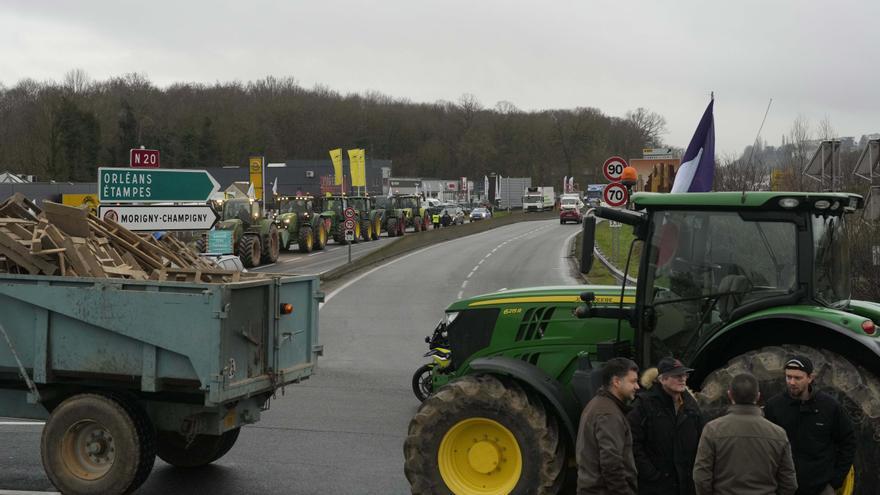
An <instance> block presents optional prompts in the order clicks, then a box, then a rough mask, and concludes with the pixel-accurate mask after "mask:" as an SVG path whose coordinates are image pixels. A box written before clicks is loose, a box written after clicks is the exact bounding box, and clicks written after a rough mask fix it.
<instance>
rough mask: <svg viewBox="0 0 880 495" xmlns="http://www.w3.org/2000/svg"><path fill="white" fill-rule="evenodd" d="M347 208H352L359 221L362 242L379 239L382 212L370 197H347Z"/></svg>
mask: <svg viewBox="0 0 880 495" xmlns="http://www.w3.org/2000/svg"><path fill="white" fill-rule="evenodd" d="M348 206H351V207H352V208H354V211H355V213H356V214H357V217H358V218H359V219H360V224H361V238H362V239H363V240H364V241H375V240H377V239H379V235H380V234H381V233H382V218H383V214H384V211H383V210H382V209H378V208H377V207H376V199H375V198H374V197H372V196H348Z"/></svg>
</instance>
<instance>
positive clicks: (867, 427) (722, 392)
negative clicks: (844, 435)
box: [697, 345, 880, 495]
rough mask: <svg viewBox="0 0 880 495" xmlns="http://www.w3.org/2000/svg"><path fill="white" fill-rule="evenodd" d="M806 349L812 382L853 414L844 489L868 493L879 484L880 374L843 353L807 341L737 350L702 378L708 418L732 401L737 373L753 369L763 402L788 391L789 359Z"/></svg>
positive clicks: (842, 494)
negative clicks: (853, 443)
mask: <svg viewBox="0 0 880 495" xmlns="http://www.w3.org/2000/svg"><path fill="white" fill-rule="evenodd" d="M795 354H797V355H804V356H806V357H808V358H809V359H810V360H811V361H812V362H813V367H814V369H815V373H816V378H815V380H814V381H813V386H814V387H815V388H816V389H818V390H822V391H823V392H825V393H827V394H829V395H831V396H832V397H834V398H835V399H836V400H837V401H838V402H839V403H840V404H841V405H842V406H843V409H844V410H845V411H846V412H847V414H849V417H850V419H851V420H852V422H853V427H854V428H855V434H856V446H857V447H856V453H855V461H854V466H853V467H854V469H853V470H850V474H849V476H848V477H847V480H846V482H845V483H844V486H843V488H842V489H841V490H838V492H837V493H838V494H839V495H867V494H873V493H876V492H875V490H876V487H877V486H880V472H878V471H877V469H876V467H877V464H878V462H880V444H878V443H877V441H876V438H877V437H878V436H880V395H878V394H877V391H878V390H880V378H878V377H877V375H875V374H873V373H872V372H870V371H868V370H867V369H865V368H863V367H861V366H858V365H856V364H854V363H853V362H852V361H850V360H849V359H847V358H846V357H844V356H841V355H840V354H836V353H833V352H831V351H827V350H824V349H817V348H814V347H808V346H803V345H782V346H772V347H762V348H760V349H757V350H754V351H749V352H747V353H745V354H741V355H739V356H736V357H735V358H733V359H731V360H730V361H728V362H727V365H726V366H724V367H722V368H718V369H716V370H715V371H713V372H712V373H711V374H709V376H707V377H706V378H705V379H704V380H703V383H702V386H701V389H700V392H699V393H698V394H697V400H698V401H699V402H700V407H701V408H702V410H703V413H704V414H705V415H706V418H707V419H711V418H714V417H717V416H720V415H722V414H723V413H724V410H725V409H726V408H727V406H728V405H729V402H728V399H727V389H728V386H729V384H730V380H731V379H732V378H733V377H734V376H735V375H737V374H739V373H743V372H748V373H751V374H752V375H754V376H755V378H757V379H758V382H759V384H760V391H761V403H762V404H763V403H764V402H765V401H766V400H767V399H769V398H771V397H773V396H774V395H776V394H778V393H782V392H785V369H784V368H785V362H786V361H787V360H788V359H789V358H790V357H791V356H792V355H795Z"/></svg>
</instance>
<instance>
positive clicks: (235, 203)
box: [220, 198, 260, 225]
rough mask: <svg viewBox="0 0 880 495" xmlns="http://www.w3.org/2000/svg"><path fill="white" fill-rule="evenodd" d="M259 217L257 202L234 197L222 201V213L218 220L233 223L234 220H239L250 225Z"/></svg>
mask: <svg viewBox="0 0 880 495" xmlns="http://www.w3.org/2000/svg"><path fill="white" fill-rule="evenodd" d="M259 218H260V204H259V203H257V202H256V201H254V200H252V199H248V198H236V199H230V200H228V201H225V202H224V203H223V215H222V218H221V219H220V221H221V223H228V222H231V223H235V220H239V221H241V223H243V224H245V225H250V224H251V223H253V222H255V221H257V220H259Z"/></svg>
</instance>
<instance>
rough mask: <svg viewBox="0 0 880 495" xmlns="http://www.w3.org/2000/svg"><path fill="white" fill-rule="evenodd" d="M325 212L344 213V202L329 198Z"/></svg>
mask: <svg viewBox="0 0 880 495" xmlns="http://www.w3.org/2000/svg"><path fill="white" fill-rule="evenodd" d="M324 211H342V200H341V199H339V198H328V199H327V200H325V201H324Z"/></svg>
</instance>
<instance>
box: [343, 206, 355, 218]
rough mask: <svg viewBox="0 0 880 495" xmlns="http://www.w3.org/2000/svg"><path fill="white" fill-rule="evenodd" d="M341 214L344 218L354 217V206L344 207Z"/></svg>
mask: <svg viewBox="0 0 880 495" xmlns="http://www.w3.org/2000/svg"><path fill="white" fill-rule="evenodd" d="M343 215H345V218H354V208H352V207H351V206H349V207H348V208H346V209H345V211H344V212H343Z"/></svg>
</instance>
